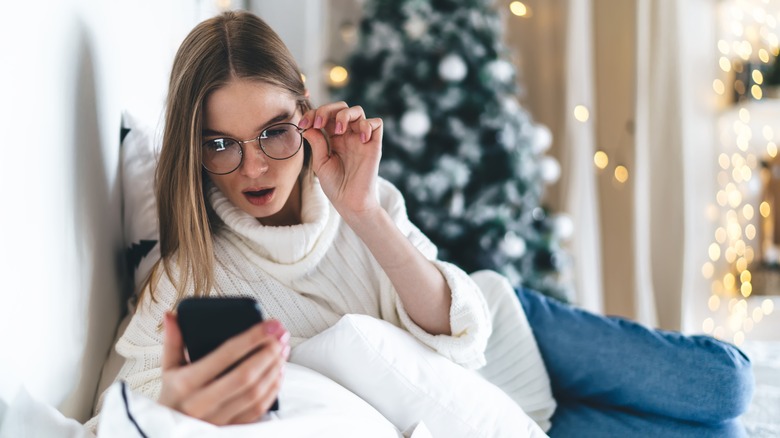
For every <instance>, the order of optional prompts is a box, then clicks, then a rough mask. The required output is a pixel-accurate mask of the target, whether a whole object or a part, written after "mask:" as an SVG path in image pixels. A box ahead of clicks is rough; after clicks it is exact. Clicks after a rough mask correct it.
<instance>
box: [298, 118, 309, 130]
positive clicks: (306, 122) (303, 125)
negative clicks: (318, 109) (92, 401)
mask: <svg viewBox="0 0 780 438" xmlns="http://www.w3.org/2000/svg"><path fill="white" fill-rule="evenodd" d="M308 126H309V119H307V118H306V117H304V118H302V119H301V121H300V122H298V127H299V128H307V127H308Z"/></svg>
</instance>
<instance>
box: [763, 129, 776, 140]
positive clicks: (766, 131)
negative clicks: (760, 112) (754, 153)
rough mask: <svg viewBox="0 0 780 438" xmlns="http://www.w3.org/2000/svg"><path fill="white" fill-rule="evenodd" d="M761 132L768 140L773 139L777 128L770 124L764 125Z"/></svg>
mask: <svg viewBox="0 0 780 438" xmlns="http://www.w3.org/2000/svg"><path fill="white" fill-rule="evenodd" d="M761 134H763V136H764V138H765V139H766V140H770V141H771V140H772V139H773V138H774V136H775V130H774V129H772V127H771V126H769V125H764V127H763V128H762V129H761Z"/></svg>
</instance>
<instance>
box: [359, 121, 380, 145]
mask: <svg viewBox="0 0 780 438" xmlns="http://www.w3.org/2000/svg"><path fill="white" fill-rule="evenodd" d="M382 126H383V124H382V119H380V118H373V119H365V120H360V121H359V122H358V123H357V124H356V125H355V127H354V128H353V129H354V130H355V132H359V133H360V141H362V142H363V143H368V142H369V141H371V139H372V138H373V139H374V140H377V141H379V142H381V141H382Z"/></svg>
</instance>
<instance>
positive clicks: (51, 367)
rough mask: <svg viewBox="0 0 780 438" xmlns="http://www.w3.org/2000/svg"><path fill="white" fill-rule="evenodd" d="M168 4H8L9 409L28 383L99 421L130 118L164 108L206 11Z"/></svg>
mask: <svg viewBox="0 0 780 438" xmlns="http://www.w3.org/2000/svg"><path fill="white" fill-rule="evenodd" d="M161 3H163V2H154V1H150V0H144V1H135V2H113V1H112V2H106V1H99V0H81V1H79V0H59V1H58V0H42V1H39V2H35V5H34V7H33V6H32V5H31V4H29V3H27V2H7V3H4V4H3V6H1V7H0V10H1V11H2V16H3V25H2V26H0V41H2V49H1V52H0V53H2V59H3V61H2V64H3V65H2V68H0V132H2V133H3V136H4V138H5V140H4V141H3V150H4V151H5V152H4V153H3V154H2V157H3V158H2V159H1V160H2V161H0V166H2V171H0V199H2V202H3V204H4V206H3V207H2V214H0V279H2V283H0V284H2V286H0V345H2V348H0V400H5V402H6V403H9V398H10V397H11V396H12V395H13V394H14V393H15V392H16V390H17V389H18V388H19V386H21V385H24V386H25V387H26V388H27V389H28V391H30V392H31V393H32V394H33V395H34V396H35V397H37V398H39V399H40V400H43V401H45V402H48V403H50V404H52V405H54V406H58V407H59V408H60V409H61V410H62V411H63V413H65V414H66V415H68V416H72V417H75V418H77V419H81V420H83V419H85V418H87V416H88V415H89V414H90V412H89V409H88V407H87V406H89V405H91V400H92V398H93V396H94V391H95V387H96V384H97V378H98V376H99V373H100V364H101V362H102V359H103V357H104V356H105V355H106V352H107V351H108V348H109V344H110V342H111V339H112V338H113V335H114V333H113V328H114V324H115V322H116V320H117V318H118V316H119V312H120V309H121V300H120V294H119V290H118V288H119V286H118V274H119V272H120V270H121V268H120V256H121V251H122V249H123V248H122V246H123V245H122V243H121V222H120V198H119V194H120V187H119V185H118V181H119V180H118V179H117V171H118V156H119V155H118V154H119V148H118V143H119V124H120V114H121V110H122V109H123V108H133V109H136V110H137V112H139V113H142V114H145V115H146V117H151V116H149V115H150V114H153V113H154V111H157V112H159V109H160V104H161V98H162V96H163V95H164V89H165V85H166V81H167V75H168V70H169V68H170V59H171V57H172V54H173V51H174V50H175V48H176V47H177V45H178V42H179V41H180V40H181V38H182V37H183V35H184V34H185V32H186V31H187V30H188V29H189V27H190V26H191V25H192V23H193V22H194V20H195V19H196V16H195V11H196V9H195V8H194V5H190V4H189V3H185V2H184V1H170V2H164V6H162V5H161ZM123 5H124V6H123ZM150 108H156V110H150ZM1 405H2V403H1V402H0V406H1ZM0 411H2V408H1V407H0Z"/></svg>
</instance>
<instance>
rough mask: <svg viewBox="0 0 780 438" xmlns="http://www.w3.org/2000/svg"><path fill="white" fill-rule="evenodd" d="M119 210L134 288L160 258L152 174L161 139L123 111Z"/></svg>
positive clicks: (145, 125) (138, 120)
mask: <svg viewBox="0 0 780 438" xmlns="http://www.w3.org/2000/svg"><path fill="white" fill-rule="evenodd" d="M122 128H123V138H122V146H121V148H122V152H121V156H122V166H121V168H122V209H123V225H124V240H125V248H126V249H125V251H126V257H127V262H128V273H131V274H132V278H133V284H134V286H135V287H134V290H133V293H137V292H138V287H139V285H140V283H141V282H142V281H143V280H144V279H145V278H146V275H147V274H148V273H149V270H150V269H151V268H152V266H153V265H154V263H155V262H156V261H157V260H158V259H159V258H160V249H159V248H160V247H159V245H157V242H158V240H159V239H160V238H159V231H158V229H159V225H158V223H157V201H156V198H155V194H154V173H155V170H156V168H157V160H158V158H159V154H160V148H161V144H162V143H161V138H160V136H159V135H157V134H156V133H155V130H154V129H152V128H150V127H149V126H148V125H147V124H145V123H144V122H143V121H141V120H140V119H138V118H136V117H134V116H133V115H132V114H130V113H128V112H124V113H123V114H122Z"/></svg>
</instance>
